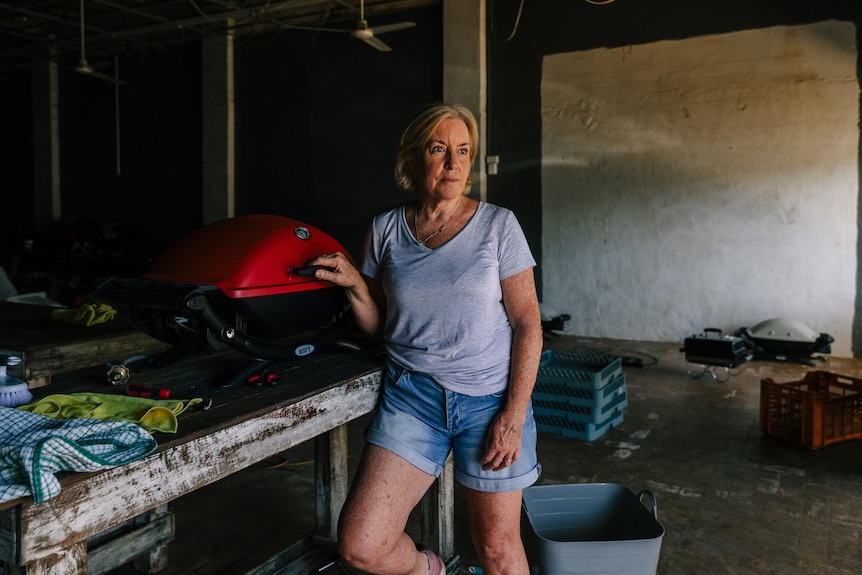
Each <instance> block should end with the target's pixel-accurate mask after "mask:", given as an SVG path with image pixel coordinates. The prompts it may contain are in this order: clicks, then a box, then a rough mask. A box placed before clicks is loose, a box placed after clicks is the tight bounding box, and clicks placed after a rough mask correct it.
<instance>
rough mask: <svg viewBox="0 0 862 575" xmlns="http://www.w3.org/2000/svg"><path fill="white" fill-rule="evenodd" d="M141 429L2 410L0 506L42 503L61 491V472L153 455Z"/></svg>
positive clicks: (151, 440) (153, 444)
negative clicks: (27, 498)
mask: <svg viewBox="0 0 862 575" xmlns="http://www.w3.org/2000/svg"><path fill="white" fill-rule="evenodd" d="M156 446H157V442H156V440H155V439H154V438H153V436H152V435H151V434H150V433H149V432H147V430H145V429H143V428H142V427H140V426H139V425H136V424H134V423H130V422H125V421H101V420H98V419H65V420H56V419H52V418H50V417H45V416H43V415H38V414H35V413H29V412H26V411H21V410H18V409H13V408H11V407H3V406H0V502H3V501H8V500H10V499H16V498H18V497H24V496H26V495H32V496H33V501H35V502H36V503H42V502H43V501H45V500H46V499H50V498H51V497H54V496H55V495H57V494H58V493H59V492H60V482H59V481H58V480H57V478H56V477H55V476H54V474H55V473H57V472H58V471H97V470H100V469H108V468H110V467H116V466H118V465H124V464H126V463H130V462H132V461H135V460H137V459H140V458H142V457H144V456H146V455H149V454H150V453H152V452H153V451H154V450H155V449H156Z"/></svg>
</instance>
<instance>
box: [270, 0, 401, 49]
mask: <svg viewBox="0 0 862 575" xmlns="http://www.w3.org/2000/svg"><path fill="white" fill-rule="evenodd" d="M338 4H341V5H343V6H347V5H346V4H344V3H343V2H338ZM281 25H282V26H283V27H284V28H289V29H293V30H310V31H313V32H340V33H345V32H346V33H349V34H350V36H351V38H356V39H357V40H362V41H363V42H365V43H366V44H368V45H369V46H372V47H373V48H375V49H377V50H380V51H381V52H391V51H392V48H391V47H389V46H388V45H387V44H386V43H385V42H383V41H382V40H381V39H380V38H378V37H377V36H378V35H379V34H386V33H387V32H395V31H396V30H404V29H405V28H413V27H415V26H416V23H415V22H396V23H395V24H384V25H383V26H377V27H376V28H372V27H371V26H369V25H368V20H366V19H365V0H360V1H359V20H357V22H356V26H354V28H353V29H352V30H345V29H344V28H321V27H317V26H296V25H293V24H281Z"/></svg>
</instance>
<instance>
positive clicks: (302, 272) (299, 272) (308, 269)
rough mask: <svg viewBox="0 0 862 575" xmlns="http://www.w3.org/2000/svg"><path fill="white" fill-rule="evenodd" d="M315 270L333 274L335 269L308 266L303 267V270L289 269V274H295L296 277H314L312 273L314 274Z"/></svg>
mask: <svg viewBox="0 0 862 575" xmlns="http://www.w3.org/2000/svg"><path fill="white" fill-rule="evenodd" d="M317 270H326V271H328V272H334V271H335V268H331V267H328V266H308V267H304V268H291V269H290V272H291V273H292V274H295V275H298V276H308V277H314V272H316V271H317Z"/></svg>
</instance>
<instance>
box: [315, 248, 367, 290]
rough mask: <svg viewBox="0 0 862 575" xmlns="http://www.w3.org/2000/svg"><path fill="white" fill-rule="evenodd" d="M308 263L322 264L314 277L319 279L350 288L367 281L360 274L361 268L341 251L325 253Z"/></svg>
mask: <svg viewBox="0 0 862 575" xmlns="http://www.w3.org/2000/svg"><path fill="white" fill-rule="evenodd" d="M308 265H309V266H322V267H321V269H318V270H315V272H314V277H316V278H317V279H319V280H323V281H328V282H331V283H334V284H335V285H337V286H341V287H343V288H346V289H348V290H350V289H355V288H356V287H364V286H365V281H364V280H363V279H362V276H361V275H360V274H359V270H357V269H356V267H355V266H354V265H353V263H351V261H350V260H349V259H348V258H347V256H345V255H344V254H343V253H341V252H336V253H334V254H323V255H322V256H320V257H317V258H314V259H313V260H311V261H310V262H308ZM330 270H331V271H330Z"/></svg>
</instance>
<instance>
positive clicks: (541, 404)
mask: <svg viewBox="0 0 862 575" xmlns="http://www.w3.org/2000/svg"><path fill="white" fill-rule="evenodd" d="M607 387H612V388H613V389H612V390H610V393H608V394H606V395H605V396H604V397H603V400H602V401H599V402H591V403H589V404H581V403H579V402H578V401H571V398H570V397H568V396H565V395H557V394H555V393H543V392H541V391H540V392H534V393H533V398H532V399H533V412H534V413H538V414H540V415H548V416H552V417H561V418H565V419H568V420H569V421H582V422H584V423H600V422H603V421H607V420H608V418H610V417H612V416H613V415H614V412H615V411H616V410H618V409H624V408H625V407H627V406H628V404H629V401H628V394H627V392H626V384H625V378H620V379H618V380H617V382H615V383H612V384H611V385H609V386H607Z"/></svg>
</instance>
